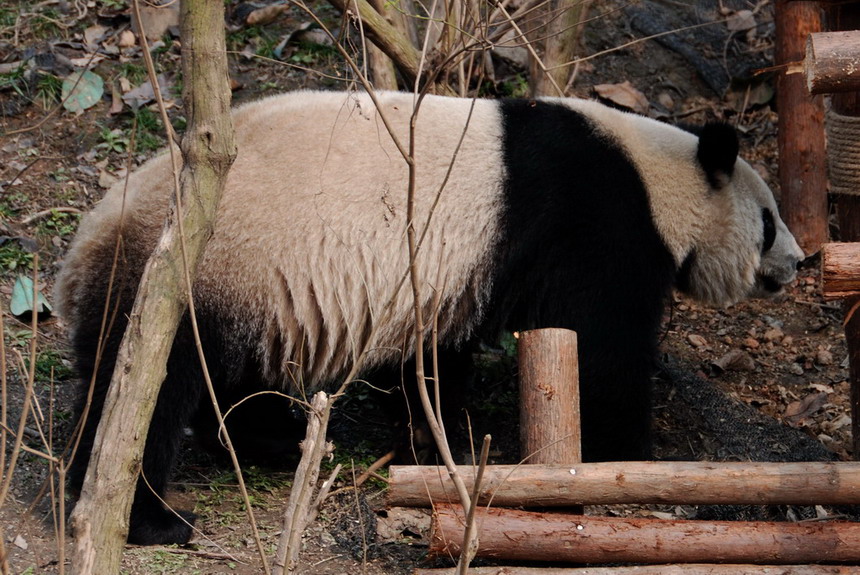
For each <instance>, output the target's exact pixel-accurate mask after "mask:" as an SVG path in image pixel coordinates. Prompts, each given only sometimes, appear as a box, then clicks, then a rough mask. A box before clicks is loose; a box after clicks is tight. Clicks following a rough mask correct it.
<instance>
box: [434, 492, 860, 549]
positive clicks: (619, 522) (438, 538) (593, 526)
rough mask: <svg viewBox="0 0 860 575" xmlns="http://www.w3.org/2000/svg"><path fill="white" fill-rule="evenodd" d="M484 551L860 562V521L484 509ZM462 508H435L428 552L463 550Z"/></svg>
mask: <svg viewBox="0 0 860 575" xmlns="http://www.w3.org/2000/svg"><path fill="white" fill-rule="evenodd" d="M476 521H477V524H478V525H479V527H480V536H481V547H480V549H479V550H478V554H477V556H478V557H487V558H494V559H503V560H510V561H532V560H541V561H563V562H566V563H567V562H570V563H702V562H706V561H712V562H715V563H798V564H803V563H812V562H857V561H860V525H858V524H856V523H848V522H820V523H776V522H755V523H751V522H744V521H680V520H662V519H634V518H620V517H586V516H583V515H569V514H562V513H534V512H532V513H530V512H527V511H519V510H514V509H496V508H490V509H487V508H485V507H481V508H479V512H478V513H477V514H476ZM462 537H463V511H462V508H460V507H459V506H452V505H447V504H443V505H438V506H436V507H435V508H434V513H433V527H432V529H431V537H430V554H431V555H434V556H440V555H450V556H454V557H456V556H457V555H459V553H460V544H461V542H462V540H463V539H462Z"/></svg>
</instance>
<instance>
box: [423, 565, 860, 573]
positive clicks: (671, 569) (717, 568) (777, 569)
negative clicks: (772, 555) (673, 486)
mask: <svg viewBox="0 0 860 575" xmlns="http://www.w3.org/2000/svg"><path fill="white" fill-rule="evenodd" d="M857 573H860V567H853V566H841V565H710V564H707V563H688V564H686V565H630V566H626V567H507V566H504V567H472V568H471V569H469V575H857ZM412 575H456V570H455V569H416V570H414V571H413V572H412Z"/></svg>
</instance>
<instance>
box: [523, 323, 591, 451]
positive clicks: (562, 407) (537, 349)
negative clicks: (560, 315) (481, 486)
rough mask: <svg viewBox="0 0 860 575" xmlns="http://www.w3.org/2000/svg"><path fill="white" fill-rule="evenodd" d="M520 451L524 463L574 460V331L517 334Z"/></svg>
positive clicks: (576, 417)
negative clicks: (525, 459)
mask: <svg viewBox="0 0 860 575" xmlns="http://www.w3.org/2000/svg"><path fill="white" fill-rule="evenodd" d="M519 370H520V450H521V453H522V456H523V457H524V458H528V459H527V462H528V463H579V462H580V461H582V450H581V447H580V431H579V359H578V356H577V351H576V332H573V331H570V330H567V329H556V328H550V329H538V330H532V331H524V332H521V333H520V336H519Z"/></svg>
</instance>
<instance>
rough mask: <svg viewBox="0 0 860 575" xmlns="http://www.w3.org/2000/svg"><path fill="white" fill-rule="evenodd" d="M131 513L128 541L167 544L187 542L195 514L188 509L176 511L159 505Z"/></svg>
mask: <svg viewBox="0 0 860 575" xmlns="http://www.w3.org/2000/svg"><path fill="white" fill-rule="evenodd" d="M135 511H136V512H133V513H132V516H131V526H130V528H129V531H128V542H129V543H133V544H135V545H169V544H171V543H177V544H183V543H188V540H189V539H191V535H192V534H193V529H192V527H191V526H192V525H194V521H195V520H196V519H197V515H195V514H194V513H191V512H190V511H181V510H177V511H176V512H173V511H170V510H167V509H164V508H163V507H159V508H157V509H149V510H146V511H138V510H135Z"/></svg>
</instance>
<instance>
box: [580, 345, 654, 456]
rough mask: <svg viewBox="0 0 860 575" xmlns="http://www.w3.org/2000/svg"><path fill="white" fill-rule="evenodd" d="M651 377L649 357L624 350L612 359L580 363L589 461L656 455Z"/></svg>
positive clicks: (585, 451) (585, 447)
mask: <svg viewBox="0 0 860 575" xmlns="http://www.w3.org/2000/svg"><path fill="white" fill-rule="evenodd" d="M581 357H582V356H581ZM649 375H650V371H649V369H648V362H647V361H644V362H643V361H641V360H640V361H637V360H636V359H634V358H631V357H630V356H626V355H625V354H622V353H619V354H616V355H615V356H614V357H613V360H612V361H605V362H599V363H598V364H597V365H595V364H594V363H593V362H592V363H591V365H587V364H584V365H582V366H581V368H580V382H581V386H580V395H581V403H582V409H581V413H582V457H583V460H584V461H589V462H591V461H647V460H650V459H651V458H652V446H651V381H650V377H649Z"/></svg>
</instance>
